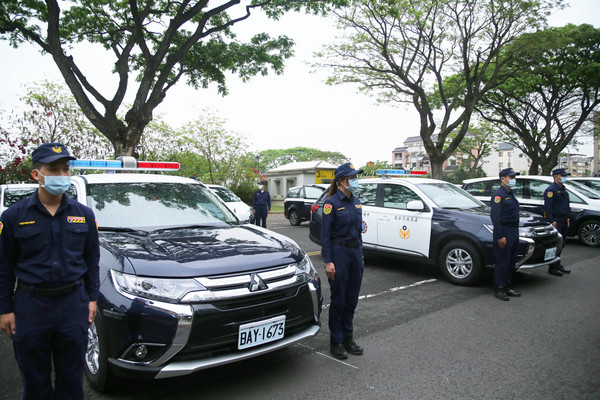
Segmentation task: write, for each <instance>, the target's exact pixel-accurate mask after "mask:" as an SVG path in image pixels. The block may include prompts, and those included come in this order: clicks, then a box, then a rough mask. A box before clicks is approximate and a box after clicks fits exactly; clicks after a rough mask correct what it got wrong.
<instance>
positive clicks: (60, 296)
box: [0, 143, 100, 400]
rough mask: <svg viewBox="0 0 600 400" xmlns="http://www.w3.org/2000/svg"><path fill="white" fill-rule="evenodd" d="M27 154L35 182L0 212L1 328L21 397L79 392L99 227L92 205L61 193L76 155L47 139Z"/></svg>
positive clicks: (76, 395) (96, 279)
mask: <svg viewBox="0 0 600 400" xmlns="http://www.w3.org/2000/svg"><path fill="white" fill-rule="evenodd" d="M32 157H33V167H34V170H33V171H32V173H31V175H32V177H33V179H35V180H36V181H38V183H39V184H40V187H39V188H38V189H37V191H36V192H34V193H33V194H32V195H31V197H29V198H27V199H24V200H22V201H20V202H18V203H17V204H15V205H13V206H11V207H10V208H8V209H7V210H6V211H4V213H3V214H2V216H1V218H0V328H1V329H2V331H3V332H4V333H5V334H6V335H8V336H9V337H11V338H12V340H13V346H14V349H15V357H16V359H17V363H18V364H19V368H20V370H21V375H22V377H23V386H24V395H23V398H24V399H60V400H64V399H83V368H84V357H85V352H86V348H87V329H88V326H89V324H90V323H91V322H92V321H93V319H94V316H95V315H96V300H97V298H98V287H99V277H98V275H99V271H98V261H99V259H100V251H99V247H98V231H97V228H96V224H95V218H94V214H93V212H92V210H90V209H89V208H88V207H85V206H84V205H82V204H80V203H78V202H76V201H74V200H72V199H71V198H70V197H68V196H67V195H66V194H64V193H65V192H66V191H67V190H68V189H69V187H70V186H71V181H70V169H69V160H72V159H75V157H72V156H71V155H69V152H68V151H67V149H66V148H65V146H63V145H62V144H60V143H44V144H42V145H41V146H39V147H38V148H37V149H35V150H34V151H33V154H32ZM15 280H16V282H17V284H16V290H15ZM52 363H54V372H55V382H54V388H53V387H52V382H51V371H52Z"/></svg>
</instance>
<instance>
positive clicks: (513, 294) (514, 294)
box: [504, 287, 521, 297]
mask: <svg viewBox="0 0 600 400" xmlns="http://www.w3.org/2000/svg"><path fill="white" fill-rule="evenodd" d="M504 293H506V295H507V296H510V297H521V292H517V291H516V290H515V289H513V288H511V287H508V288H506V290H505V291H504Z"/></svg>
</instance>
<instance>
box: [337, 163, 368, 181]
mask: <svg viewBox="0 0 600 400" xmlns="http://www.w3.org/2000/svg"><path fill="white" fill-rule="evenodd" d="M362 173H363V170H362V169H354V166H353V165H352V163H349V162H347V163H345V164H342V165H340V166H339V167H337V168H336V169H335V179H338V178H343V177H345V176H352V175H358V174H362Z"/></svg>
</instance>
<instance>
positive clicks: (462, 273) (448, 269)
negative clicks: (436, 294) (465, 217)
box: [439, 240, 483, 286]
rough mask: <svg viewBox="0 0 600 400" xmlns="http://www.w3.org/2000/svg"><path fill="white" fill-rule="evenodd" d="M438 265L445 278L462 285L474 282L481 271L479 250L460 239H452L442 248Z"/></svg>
mask: <svg viewBox="0 0 600 400" xmlns="http://www.w3.org/2000/svg"><path fill="white" fill-rule="evenodd" d="M439 266H440V269H441V271H442V274H443V275H444V277H445V278H446V279H448V280H449V281H450V282H452V283H454V284H457V285H464V286H468V285H473V284H475V283H476V282H477V281H478V280H479V278H480V277H481V273H482V272H483V265H482V263H481V257H480V255H479V252H478V251H477V250H476V249H475V247H474V246H473V245H471V244H469V243H467V242H464V241H462V240H454V241H452V242H449V243H448V244H446V245H445V246H444V247H443V248H442V251H441V253H440V261H439Z"/></svg>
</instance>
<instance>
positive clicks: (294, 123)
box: [0, 0, 600, 167]
mask: <svg viewBox="0 0 600 400" xmlns="http://www.w3.org/2000/svg"><path fill="white" fill-rule="evenodd" d="M567 3H569V4H570V7H568V8H567V9H565V10H562V11H559V12H556V13H555V14H554V15H552V16H551V17H550V19H549V23H550V25H552V26H563V25H566V24H567V23H574V24H582V23H588V24H591V25H594V26H595V27H599V26H600V1H599V0H567ZM242 24H243V25H242ZM236 30H237V31H238V33H239V35H240V39H241V38H243V37H244V36H245V35H250V34H251V33H253V32H255V33H258V32H263V31H264V32H268V33H269V34H271V35H272V36H277V35H279V34H285V35H287V36H289V37H291V38H292V39H293V40H294V41H295V43H296V45H295V46H294V51H295V57H294V58H292V59H290V60H287V62H286V67H285V71H284V74H283V75H280V76H276V75H274V74H272V73H271V74H269V75H268V76H266V77H263V76H258V77H254V78H252V79H251V80H250V81H249V82H242V81H241V80H240V79H238V78H237V77H235V76H232V75H229V76H228V82H227V85H228V88H229V95H228V96H225V97H222V96H221V95H219V94H218V93H217V89H216V86H211V87H209V88H208V89H200V90H195V89H193V88H191V87H189V86H187V85H186V84H185V82H184V81H180V82H179V83H178V85H177V86H175V87H173V88H172V89H171V90H170V91H169V92H167V97H166V99H165V100H164V101H163V103H162V104H161V105H160V106H159V107H158V108H157V109H156V110H155V115H156V114H160V115H161V116H162V118H163V119H164V120H165V121H166V122H167V123H169V124H170V125H171V126H173V127H179V126H181V125H184V124H186V123H188V122H190V121H193V120H196V119H198V118H200V116H201V115H202V114H203V113H205V110H210V112H212V113H213V114H215V115H217V116H219V117H220V118H222V119H225V120H226V121H227V122H226V128H227V129H228V130H229V131H231V132H236V133H238V134H240V135H241V136H243V137H245V139H246V142H247V143H248V146H249V151H252V152H258V151H261V150H267V149H286V148H291V147H297V146H302V147H311V148H318V149H320V150H325V151H335V152H341V153H342V154H344V155H346V156H347V157H348V158H349V161H352V162H353V163H354V164H356V166H357V167H358V166H363V165H365V164H366V163H367V162H368V161H377V160H382V161H387V162H390V163H391V162H392V151H393V150H394V148H396V147H400V146H402V145H403V142H404V140H405V139H406V138H407V137H409V136H417V135H418V134H419V123H418V115H417V112H416V111H415V110H414V108H413V107H412V106H407V105H403V104H402V105H395V106H391V105H377V104H376V101H375V99H374V98H372V97H369V96H367V95H365V94H362V93H358V90H357V87H354V86H350V85H343V86H328V85H326V84H325V80H326V79H327V73H328V71H325V70H319V71H312V70H313V69H314V68H312V67H311V64H312V63H313V61H314V53H315V52H318V51H320V50H321V49H322V47H323V45H324V44H327V43H331V42H332V41H333V40H334V38H335V36H336V35H339V33H338V32H337V31H336V29H335V27H334V22H333V21H332V20H329V19H326V18H321V17H315V16H307V15H305V14H297V13H292V14H288V15H286V16H284V17H283V18H282V19H281V20H280V21H277V22H274V21H270V20H268V19H266V18H264V17H262V16H254V15H253V16H251V17H250V18H249V19H248V20H246V21H243V22H242V23H241V24H239V25H238V26H237V28H236ZM73 55H74V57H75V60H76V62H77V63H78V64H79V65H80V67H81V69H82V70H83V71H84V74H86V76H88V78H89V79H90V80H91V81H92V83H95V84H98V85H100V87H101V88H106V92H105V94H106V95H107V96H108V95H112V94H113V93H114V90H113V88H114V86H115V85H116V81H115V80H114V79H111V75H110V73H109V71H110V70H111V68H112V64H111V62H112V60H113V59H112V54H109V55H107V56H106V57H102V49H101V48H97V47H96V48H94V47H92V46H91V45H89V46H79V47H77V48H75V49H74V50H73ZM0 59H1V60H2V62H1V63H0V76H2V77H3V79H2V85H1V87H0V110H2V111H4V113H10V112H11V111H16V112H19V108H18V104H19V98H20V97H21V96H23V95H24V94H25V86H26V85H27V84H31V83H33V82H40V81H43V80H48V81H52V82H57V83H62V82H63V81H62V78H61V76H60V74H59V72H58V68H57V67H56V66H55V64H54V63H53V61H52V59H51V57H50V56H49V55H41V54H40V53H39V51H38V50H37V48H36V47H34V46H33V45H31V44H28V45H23V46H22V47H20V48H19V49H13V48H11V47H10V46H8V44H7V43H6V42H5V41H2V42H0ZM578 150H579V152H581V153H584V154H587V155H592V147H591V144H587V145H584V146H582V147H580V148H579V149H578ZM571 151H572V150H571Z"/></svg>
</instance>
